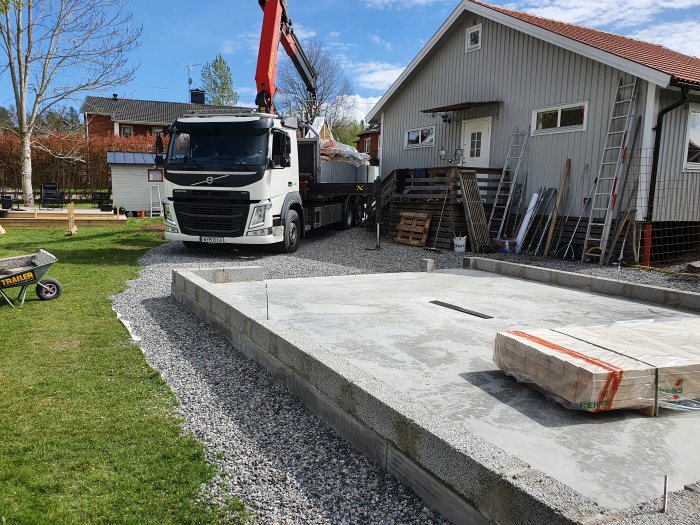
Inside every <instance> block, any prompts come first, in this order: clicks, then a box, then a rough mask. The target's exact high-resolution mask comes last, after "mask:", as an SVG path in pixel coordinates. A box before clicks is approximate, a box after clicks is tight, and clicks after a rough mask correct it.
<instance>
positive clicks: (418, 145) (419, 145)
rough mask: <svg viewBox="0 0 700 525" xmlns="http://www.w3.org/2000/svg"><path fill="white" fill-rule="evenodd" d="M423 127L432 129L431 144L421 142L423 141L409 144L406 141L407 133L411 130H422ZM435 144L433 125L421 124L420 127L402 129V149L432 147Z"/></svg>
mask: <svg viewBox="0 0 700 525" xmlns="http://www.w3.org/2000/svg"><path fill="white" fill-rule="evenodd" d="M424 129H432V130H433V143H432V144H423V143H420V142H419V143H418V144H409V143H408V134H409V133H410V132H411V131H418V132H419V133H420V132H421V131H423V130H424ZM433 146H435V126H421V127H420V128H410V129H407V130H406V131H404V133H403V149H405V150H406V149H417V148H432V147H433Z"/></svg>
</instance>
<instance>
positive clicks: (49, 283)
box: [36, 279, 63, 301]
mask: <svg viewBox="0 0 700 525" xmlns="http://www.w3.org/2000/svg"><path fill="white" fill-rule="evenodd" d="M62 291H63V289H62V288H61V283H59V282H58V281H57V280H56V279H43V280H41V281H39V282H38V283H37V285H36V296H37V297H38V298H39V299H41V300H42V301H50V300H51V299H58V298H59V297H60V296H61V292H62Z"/></svg>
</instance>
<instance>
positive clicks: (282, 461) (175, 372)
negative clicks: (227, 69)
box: [113, 228, 700, 525]
mask: <svg viewBox="0 0 700 525" xmlns="http://www.w3.org/2000/svg"><path fill="white" fill-rule="evenodd" d="M374 243H375V241H374V237H373V235H372V234H371V233H368V232H367V231H365V230H363V229H360V228H356V229H353V230H349V231H345V232H336V231H333V230H329V231H320V232H313V235H312V236H311V238H310V239H306V240H305V242H303V243H302V245H301V247H300V248H299V250H298V252H297V253H296V254H294V255H280V254H277V253H275V252H274V251H273V250H271V249H267V248H245V249H233V248H230V247H221V248H218V247H217V248H213V249H204V250H201V251H188V250H186V249H185V248H184V247H183V245H182V244H181V243H179V242H176V243H169V244H165V245H162V246H160V247H158V248H155V249H154V250H152V251H150V252H149V253H148V254H147V255H146V256H144V257H143V258H142V259H141V264H142V265H143V266H144V268H143V269H142V271H141V272H140V276H139V277H138V279H136V280H134V281H131V282H130V283H129V287H128V289H127V290H126V291H125V292H124V293H122V294H120V295H118V296H116V297H114V298H113V300H114V308H115V310H116V311H117V312H118V313H119V314H120V315H121V317H122V318H123V320H124V321H126V322H128V323H129V325H130V327H131V330H132V332H133V334H134V335H135V336H138V337H139V338H140V342H139V344H140V346H141V348H142V349H143V352H144V354H145V356H146V360H147V361H148V363H149V364H150V365H151V366H152V367H154V368H155V369H156V370H158V371H159V372H160V373H161V375H162V376H163V378H164V379H165V380H166V381H167V382H168V384H169V385H170V387H171V388H172V390H173V392H174V393H175V395H176V396H177V399H178V401H179V409H178V411H179V415H180V416H181V417H182V418H183V420H184V426H185V429H186V430H187V431H190V432H192V433H193V435H194V436H195V437H196V438H197V439H198V440H199V441H200V442H202V443H203V445H204V447H205V451H206V454H207V457H208V458H209V459H210V460H211V461H212V462H214V463H215V464H216V465H217V467H218V469H219V474H218V476H217V478H216V479H215V480H214V483H212V485H211V486H209V487H207V488H206V490H207V491H208V493H209V497H211V498H212V499H213V500H215V501H224V500H225V499H226V498H227V497H228V496H231V495H233V496H236V497H238V498H240V499H241V500H243V502H244V503H245V504H246V506H247V507H248V508H249V509H250V510H251V511H252V512H253V513H255V514H256V515H257V517H258V523H264V524H268V523H270V524H296V523H304V524H307V523H309V524H345V523H348V524H349V523H372V524H399V523H400V524H421V525H427V524H433V523H434V524H441V523H447V522H446V521H445V520H444V519H443V518H442V517H441V516H439V515H438V514H436V513H434V512H433V511H431V510H430V509H428V508H427V507H425V505H424V504H423V503H422V502H421V500H420V499H419V498H418V497H417V496H415V494H413V492H412V491H411V490H410V489H408V488H407V487H405V486H403V485H402V484H400V483H398V482H397V481H396V480H394V479H393V478H392V477H391V476H389V475H388V474H386V473H385V472H383V471H382V470H380V469H379V468H378V467H376V466H375V465H374V464H373V463H371V462H370V461H369V460H368V459H366V458H365V457H364V456H363V455H362V454H360V453H359V452H357V451H356V450H355V449H353V448H352V447H351V446H350V445H349V444H347V443H346V442H345V441H344V440H343V439H342V438H340V437H339V436H338V435H337V434H335V432H334V431H333V430H331V429H330V428H329V427H328V426H327V425H326V424H325V423H323V422H322V421H320V420H319V419H318V418H317V417H316V416H315V415H313V414H312V413H310V412H309V411H308V410H307V409H306V408H305V407H304V406H303V405H302V404H301V403H300V402H299V401H298V400H297V399H296V397H294V396H293V395H292V394H290V393H289V392H288V391H287V390H286V388H284V387H283V386H281V385H280V384H279V383H277V381H276V380H274V378H273V377H272V376H270V375H269V374H268V373H267V372H266V371H265V370H264V369H263V368H261V367H260V366H259V365H257V363H254V362H252V361H250V360H248V359H247V358H245V357H244V356H243V355H242V354H239V353H238V352H237V351H235V350H234V349H233V348H232V347H231V345H230V344H229V343H228V341H226V340H225V339H224V338H223V337H222V336H220V335H219V334H218V332H217V331H216V330H214V329H212V328H210V327H209V326H208V325H206V324H204V323H203V322H201V321H200V320H199V319H198V318H197V317H196V316H194V315H193V314H192V313H190V312H189V311H188V310H187V309H183V308H182V307H181V306H180V305H178V304H177V303H176V302H175V301H174V300H173V299H172V298H171V297H170V280H171V270H172V269H173V268H188V267H200V266H232V265H251V264H254V265H260V266H263V267H264V268H265V274H266V277H267V278H269V279H275V278H290V277H305V276H330V275H352V274H362V273H377V272H399V271H417V270H418V269H419V268H420V262H421V259H424V258H426V257H430V256H432V257H435V258H436V263H437V267H438V268H460V267H461V265H462V257H463V256H464V255H463V254H455V253H452V252H448V251H442V252H441V253H438V254H430V253H428V252H426V251H424V250H422V249H420V248H412V247H408V246H403V245H397V244H394V243H392V242H391V241H389V240H382V248H381V249H380V250H367V249H366V248H373V247H374ZM494 257H503V254H496V255H494ZM505 258H507V259H508V260H514V261H515V260H517V261H518V262H526V263H529V264H538V265H546V266H549V267H555V268H557V269H563V270H568V271H581V272H583V273H596V274H599V275H604V276H606V277H611V278H618V277H621V278H624V279H627V280H632V281H635V282H644V283H647V284H655V285H658V286H669V287H677V288H682V289H688V290H694V291H700V280H697V279H687V278H677V277H672V276H668V275H665V274H661V273H656V272H647V271H641V270H630V269H624V268H623V269H622V270H621V271H620V272H618V269H617V268H601V267H599V266H597V265H590V264H589V265H582V264H577V263H571V262H565V261H550V260H543V259H533V258H528V257H515V256H511V255H507V256H505Z"/></svg>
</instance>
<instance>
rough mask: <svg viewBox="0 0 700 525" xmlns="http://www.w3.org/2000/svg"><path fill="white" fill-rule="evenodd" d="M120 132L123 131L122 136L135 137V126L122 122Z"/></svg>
mask: <svg viewBox="0 0 700 525" xmlns="http://www.w3.org/2000/svg"><path fill="white" fill-rule="evenodd" d="M127 129H128V130H129V134H128V135H127V134H126V130H127ZM120 132H121V136H122V137H133V136H134V126H127V125H124V124H122V125H121V129H120Z"/></svg>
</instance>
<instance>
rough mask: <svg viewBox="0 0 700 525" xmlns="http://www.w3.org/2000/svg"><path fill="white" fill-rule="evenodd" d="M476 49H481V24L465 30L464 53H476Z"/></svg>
mask: <svg viewBox="0 0 700 525" xmlns="http://www.w3.org/2000/svg"><path fill="white" fill-rule="evenodd" d="M477 49H481V24H478V25H475V26H472V27H470V28H469V29H467V40H466V43H465V45H464V52H465V53H469V52H470V51H476V50H477Z"/></svg>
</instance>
